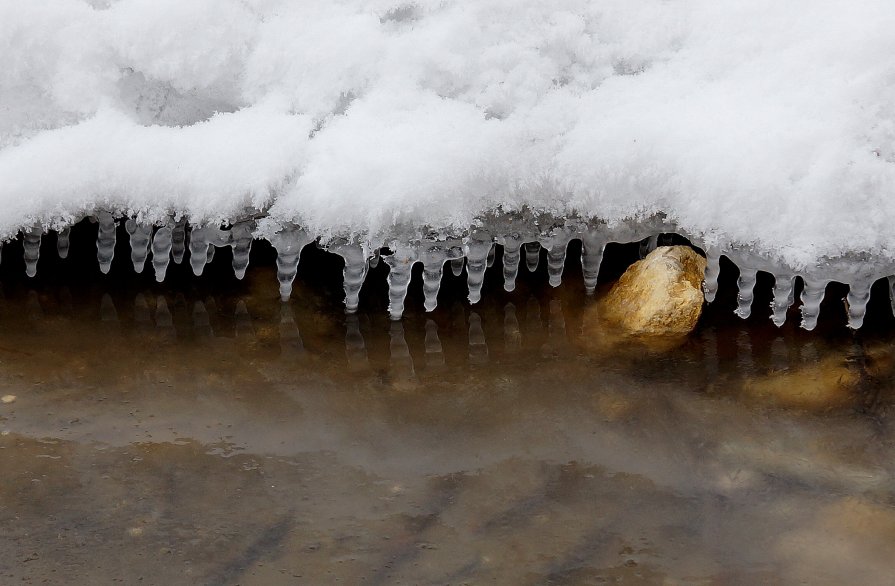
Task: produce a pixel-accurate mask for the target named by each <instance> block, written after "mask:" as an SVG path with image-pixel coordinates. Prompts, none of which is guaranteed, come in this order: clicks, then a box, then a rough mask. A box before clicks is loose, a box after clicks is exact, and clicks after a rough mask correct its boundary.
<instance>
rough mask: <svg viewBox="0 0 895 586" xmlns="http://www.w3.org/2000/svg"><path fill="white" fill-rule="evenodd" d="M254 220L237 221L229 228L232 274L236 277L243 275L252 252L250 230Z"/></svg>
mask: <svg viewBox="0 0 895 586" xmlns="http://www.w3.org/2000/svg"><path fill="white" fill-rule="evenodd" d="M254 225H255V224H254V222H239V223H237V224H235V225H234V226H233V228H231V230H230V240H231V247H232V249H233V263H232V266H233V274H234V275H236V278H237V279H240V280H242V278H243V277H245V274H246V269H247V268H248V266H249V256H250V254H251V252H252V231H253V230H254Z"/></svg>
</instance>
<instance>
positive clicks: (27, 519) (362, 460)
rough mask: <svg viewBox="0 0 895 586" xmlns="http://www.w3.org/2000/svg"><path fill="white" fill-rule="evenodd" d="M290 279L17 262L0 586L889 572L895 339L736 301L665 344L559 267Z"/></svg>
mask: <svg viewBox="0 0 895 586" xmlns="http://www.w3.org/2000/svg"><path fill="white" fill-rule="evenodd" d="M182 268H183V267H182ZM273 270H274V269H273V267H272V266H270V265H269V264H268V265H264V266H257V267H255V268H253V269H251V270H250V271H249V273H248V275H247V277H246V280H245V281H244V282H242V283H237V282H235V281H233V282H232V283H229V284H227V286H225V287H218V286H211V285H208V284H207V283H206V282H205V281H202V280H184V281H182V282H179V283H178V281H177V279H176V278H175V279H174V281H173V284H167V285H164V286H162V285H156V284H154V283H152V282H151V277H149V278H147V279H141V278H129V279H128V280H124V281H122V280H120V279H119V280H118V281H116V280H113V278H114V277H115V272H114V269H113V273H112V276H111V277H110V278H107V279H106V278H99V277H97V278H94V279H89V280H88V281H89V282H86V283H84V282H81V284H78V285H76V284H75V282H76V281H73V280H71V279H69V281H68V282H57V281H53V280H44V281H40V280H38V281H33V282H32V281H25V280H22V279H10V278H7V279H6V280H5V282H4V283H3V285H4V291H3V293H4V299H3V300H2V302H0V395H14V396H15V400H14V401H13V402H10V403H4V404H0V433H2V435H0V466H2V469H3V472H4V473H3V475H2V476H0V576H2V582H4V583H20V582H24V583H45V582H49V583H86V584H100V583H113V582H120V583H137V582H138V581H139V582H140V583H143V584H196V583H199V584H297V583H298V584H328V583H349V584H359V583H367V584H396V583H403V584H479V583H500V584H603V583H625V584H628V583H644V584H758V583H771V584H773V583H781V584H783V583H785V584H790V583H799V582H804V583H811V584H824V583H828V584H843V583H861V584H891V583H893V581H895V562H893V559H895V558H893V555H892V554H893V550H895V545H893V544H895V508H893V505H895V482H893V478H895V476H893V474H895V457H893V456H895V441H893V440H895V434H893V430H892V426H891V415H890V414H891V412H892V410H891V404H892V393H891V389H892V383H893V377H895V359H893V356H892V353H891V350H890V348H891V347H892V346H891V341H892V339H893V337H895V336H893V333H892V332H890V331H888V329H886V328H882V329H880V330H879V331H876V332H873V331H870V332H869V333H860V334H851V333H848V332H845V331H844V329H843V328H842V327H841V324H835V325H834V326H830V327H829V328H828V329H827V330H824V329H823V328H821V329H820V330H819V331H818V332H815V333H807V332H803V331H800V330H798V329H797V328H796V327H795V324H794V323H792V322H794V321H796V320H790V323H789V324H788V325H787V326H785V327H784V328H782V329H780V330H778V329H776V328H774V327H773V326H771V325H770V324H769V323H767V321H766V317H765V318H762V319H759V318H758V317H756V318H754V319H750V320H749V321H740V320H738V319H736V318H734V317H732V316H731V312H730V309H729V307H723V305H724V303H725V302H724V301H723V297H724V295H723V294H722V295H721V297H722V300H721V301H719V302H718V303H719V306H718V307H717V308H712V309H711V310H710V311H709V313H708V315H707V316H705V320H704V323H703V325H702V327H701V328H700V330H699V331H698V332H696V334H694V335H693V337H692V338H691V339H689V340H687V341H686V342H685V343H683V344H681V345H679V346H676V347H672V348H663V347H654V346H653V347H651V346H644V345H640V344H637V343H618V342H616V341H612V340H605V341H604V340H603V337H602V336H601V334H600V333H599V332H598V331H595V330H594V329H593V326H592V321H591V320H590V318H589V317H588V315H589V311H590V308H591V306H592V301H591V300H589V299H587V298H585V297H584V295H583V292H582V291H581V290H580V289H581V287H578V286H571V285H570V286H563V287H560V288H558V289H549V288H548V287H546V286H544V284H543V283H540V281H538V280H537V279H538V278H542V277H543V275H529V276H523V277H520V285H519V288H518V289H517V291H516V292H515V293H513V294H505V293H502V292H500V291H497V289H498V288H499V283H498V284H497V285H495V286H494V287H493V288H492V289H491V290H487V291H486V294H484V295H483V299H482V301H481V303H479V304H477V305H475V306H469V304H468V303H466V302H465V300H464V299H463V295H460V294H457V291H458V290H460V289H462V285H463V283H464V280H463V278H459V279H457V278H456V277H453V276H452V275H450V274H448V275H447V276H445V280H446V287H445V289H444V291H443V293H442V295H443V299H440V300H439V308H438V309H437V310H436V311H435V312H433V313H430V314H426V313H424V312H423V311H422V292H421V290H420V289H421V286H420V284H419V282H418V279H417V281H415V285H414V289H413V290H412V292H411V298H410V299H409V300H408V305H407V313H406V318H405V319H404V320H403V321H400V322H391V321H389V320H388V317H387V314H386V312H385V311H383V309H384V307H385V303H386V298H387V295H386V292H385V291H384V290H383V285H379V288H378V289H376V288H375V287H374V285H370V286H365V291H364V294H363V296H362V304H361V312H360V313H359V314H358V315H357V316H345V315H344V313H343V312H342V310H341V307H340V306H339V303H338V301H339V294H338V291H339V288H338V287H339V286H338V285H332V284H331V283H329V282H328V281H326V279H324V278H321V280H318V281H313V279H304V280H303V279H302V278H300V279H299V280H298V281H296V287H295V291H294V293H293V297H292V301H291V302H290V303H288V304H285V305H284V304H281V303H280V301H279V299H278V290H277V286H276V284H277V282H276V279H275V278H274V277H273ZM377 270H380V271H384V270H385V268H384V267H380V268H378V269H377ZM544 270H545V269H544ZM339 271H340V268H339V267H338V266H336V267H334V268H332V269H331V273H333V274H337V273H338V272H339ZM542 272H543V270H542ZM51 273H52V271H51ZM447 273H450V271H447ZM492 274H496V275H499V274H500V272H499V270H497V271H494V272H493V273H492V272H489V273H488V276H487V277H486V281H491V280H497V277H493V276H492ZM330 276H331V275H330ZM452 279H456V282H454V281H452ZM542 280H543V279H542ZM380 281H381V279H380ZM372 282H374V283H375V282H376V281H375V280H374V281H372ZM203 283H206V284H203ZM451 283H453V285H451ZM486 285H487V282H486ZM575 285H578V283H577V282H576V283H575ZM765 301H766V300H763V302H765ZM731 303H734V302H732V301H730V298H729V296H728V301H727V304H728V305H730V304H731ZM843 319H844V318H843Z"/></svg>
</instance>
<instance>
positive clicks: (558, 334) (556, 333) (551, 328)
mask: <svg viewBox="0 0 895 586" xmlns="http://www.w3.org/2000/svg"><path fill="white" fill-rule="evenodd" d="M547 335H548V336H550V339H551V340H552V342H553V343H554V344H562V343H564V342H565V341H566V318H565V316H564V315H563V312H562V300H560V299H551V300H550V313H549V314H548V316H547Z"/></svg>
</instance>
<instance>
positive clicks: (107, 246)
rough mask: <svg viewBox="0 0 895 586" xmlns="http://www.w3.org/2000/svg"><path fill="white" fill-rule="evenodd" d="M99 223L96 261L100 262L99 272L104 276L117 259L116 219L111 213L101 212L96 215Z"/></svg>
mask: <svg viewBox="0 0 895 586" xmlns="http://www.w3.org/2000/svg"><path fill="white" fill-rule="evenodd" d="M96 220H97V222H98V223H99V231H98V232H97V234H96V260H97V261H98V262H99V270H100V272H102V273H103V274H104V275H106V274H108V273H109V270H110V269H111V268H112V259H113V258H115V239H116V234H115V217H114V216H113V215H112V214H110V213H109V212H99V213H98V214H97V215H96Z"/></svg>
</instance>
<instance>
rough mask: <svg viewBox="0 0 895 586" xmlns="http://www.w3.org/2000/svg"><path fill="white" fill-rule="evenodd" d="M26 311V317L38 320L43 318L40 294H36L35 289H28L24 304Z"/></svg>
mask: <svg viewBox="0 0 895 586" xmlns="http://www.w3.org/2000/svg"><path fill="white" fill-rule="evenodd" d="M25 307H26V312H27V314H28V319H31V320H34V321H38V320H41V319H43V317H44V310H43V308H42V307H41V306H40V296H39V295H38V294H37V291H35V290H33V289H32V290H30V291H28V297H27V301H26V304H25Z"/></svg>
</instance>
